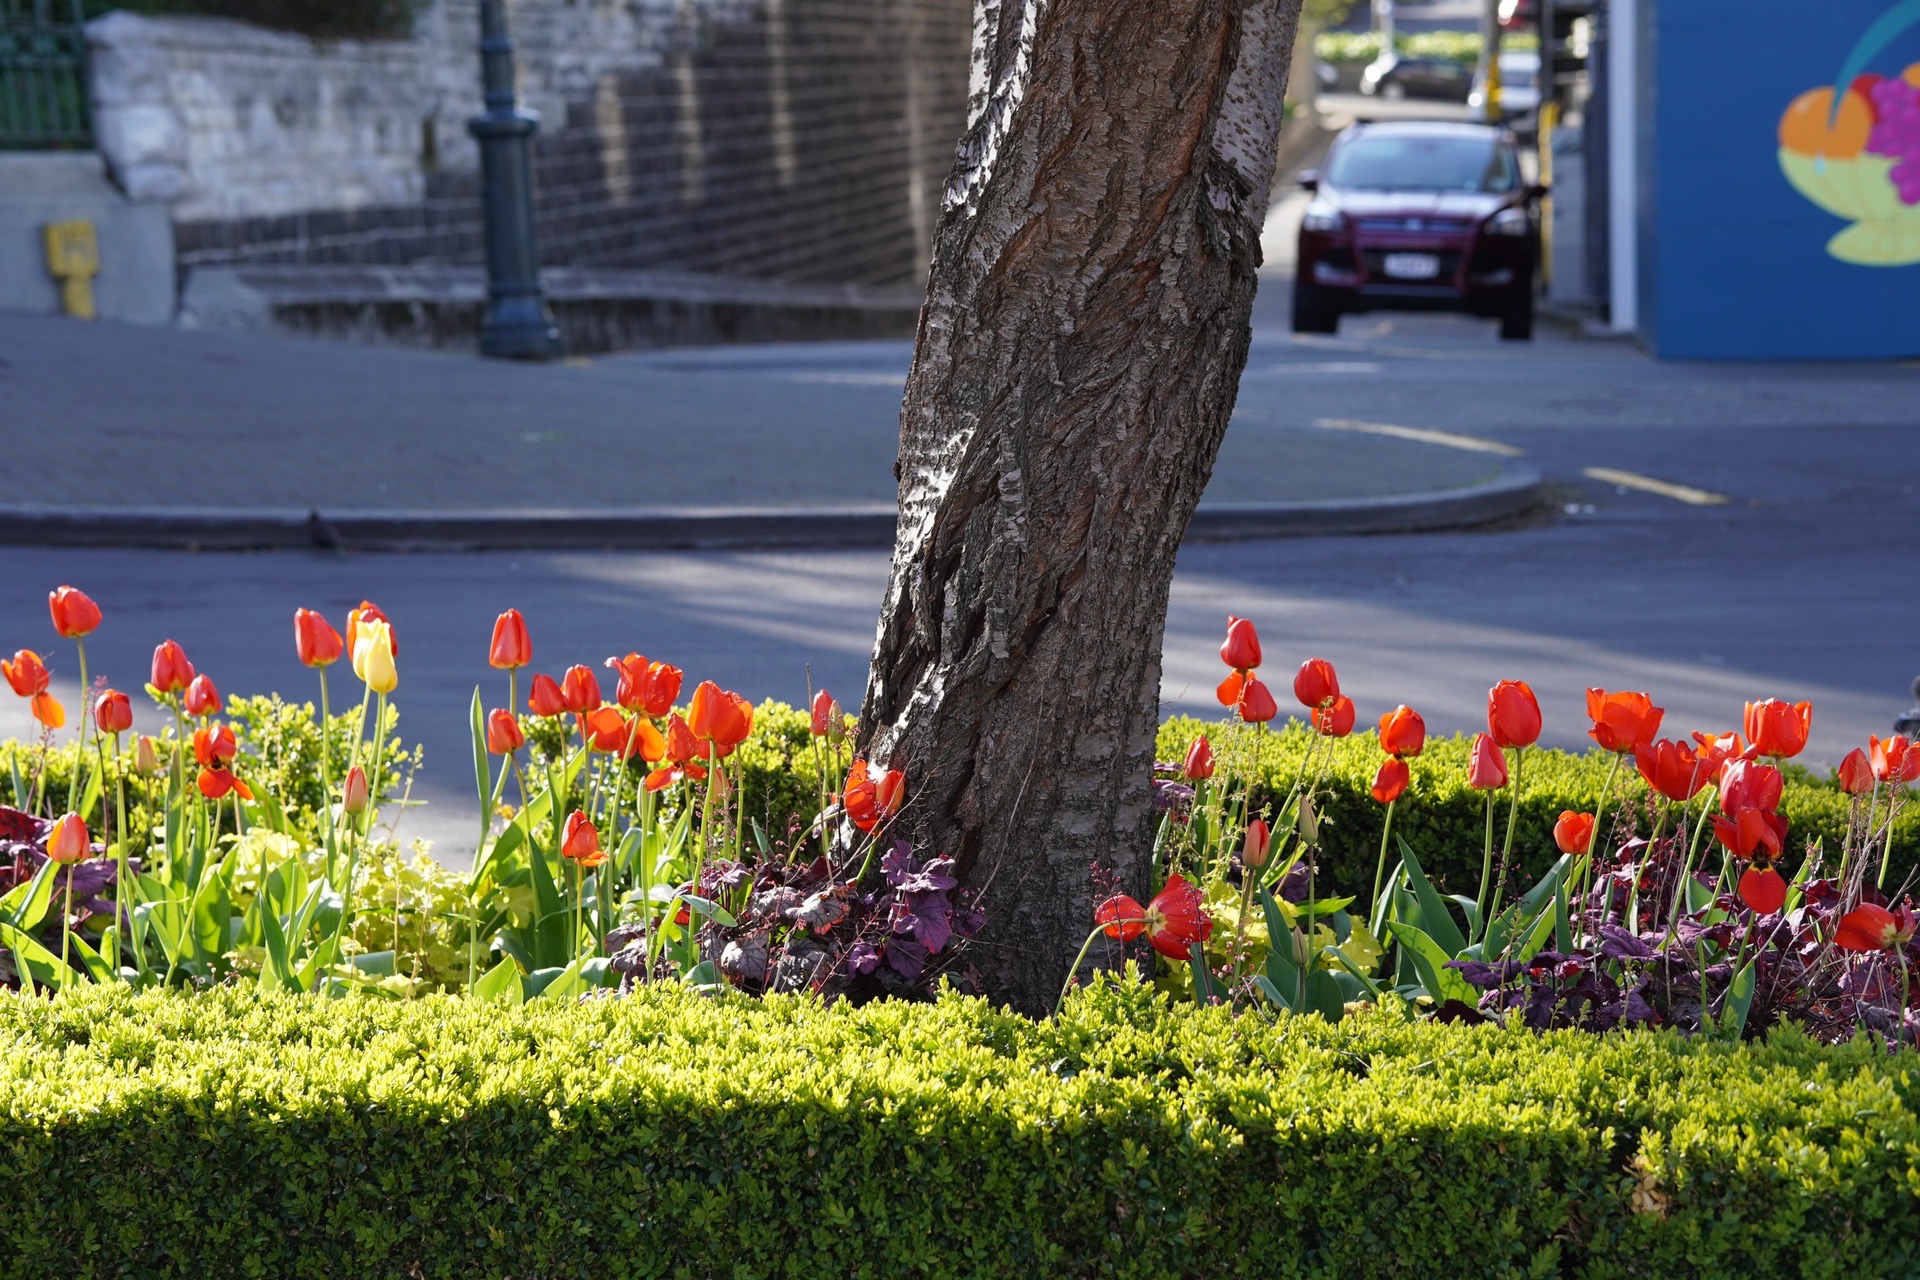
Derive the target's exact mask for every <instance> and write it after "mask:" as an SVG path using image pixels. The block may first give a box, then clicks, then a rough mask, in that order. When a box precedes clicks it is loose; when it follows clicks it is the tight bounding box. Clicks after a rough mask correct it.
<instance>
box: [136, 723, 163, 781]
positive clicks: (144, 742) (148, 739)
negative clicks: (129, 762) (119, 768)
mask: <svg viewBox="0 0 1920 1280" xmlns="http://www.w3.org/2000/svg"><path fill="white" fill-rule="evenodd" d="M133 769H134V772H135V773H140V774H153V773H158V772H160V744H159V743H158V742H156V741H154V739H153V735H152V734H147V733H143V734H141V735H140V737H139V739H138V740H137V741H136V742H135V743H134V744H133Z"/></svg>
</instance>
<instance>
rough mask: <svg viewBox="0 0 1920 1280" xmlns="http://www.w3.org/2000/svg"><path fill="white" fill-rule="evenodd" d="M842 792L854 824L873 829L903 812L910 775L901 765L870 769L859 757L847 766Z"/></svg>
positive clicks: (848, 815)
mask: <svg viewBox="0 0 1920 1280" xmlns="http://www.w3.org/2000/svg"><path fill="white" fill-rule="evenodd" d="M842 796H843V799H842V801H841V803H842V804H843V805H844V806H845V808H846V811H847V817H848V818H850V819H852V821H853V825H854V826H856V827H858V828H860V829H861V830H862V831H872V830H873V829H874V828H875V827H878V826H879V825H880V824H881V823H883V822H885V821H886V820H887V819H888V818H891V817H892V816H893V815H894V814H896V813H898V812H900V806H901V804H902V803H903V802H905V800H906V798H907V775H906V774H904V773H902V772H900V771H899V770H898V769H879V770H870V769H869V768H868V767H867V762H866V761H865V760H855V761H854V762H853V767H852V768H851V769H848V770H847V785H846V787H845V788H844V789H843V791H842Z"/></svg>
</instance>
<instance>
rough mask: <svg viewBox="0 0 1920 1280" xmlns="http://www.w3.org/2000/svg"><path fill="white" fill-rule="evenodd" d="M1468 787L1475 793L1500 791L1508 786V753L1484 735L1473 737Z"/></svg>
mask: <svg viewBox="0 0 1920 1280" xmlns="http://www.w3.org/2000/svg"><path fill="white" fill-rule="evenodd" d="M1467 785H1468V786H1469V787H1471V788H1473V789H1474V790H1475V791H1498V790H1500V788H1502V787H1504V786H1506V785H1507V757H1506V753H1505V752H1503V751H1501V750H1500V748H1499V747H1497V746H1495V745H1494V741H1493V739H1492V738H1491V737H1489V736H1488V735H1486V734H1484V733H1476V734H1474V735H1473V754H1472V756H1471V757H1470V758H1469V760H1468V762H1467Z"/></svg>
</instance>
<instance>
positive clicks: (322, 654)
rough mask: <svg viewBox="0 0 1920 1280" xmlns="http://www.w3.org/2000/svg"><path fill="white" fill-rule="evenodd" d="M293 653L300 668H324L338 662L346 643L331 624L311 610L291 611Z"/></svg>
mask: <svg viewBox="0 0 1920 1280" xmlns="http://www.w3.org/2000/svg"><path fill="white" fill-rule="evenodd" d="M293 651H294V653H295V654H296V655H298V656H299V658H300V663H301V665H302V666H308V667H326V666H331V665H332V664H334V663H336V662H338V661H339V660H340V655H341V654H342V653H344V652H345V651H346V642H345V641H343V640H342V639H341V638H340V633H339V632H338V631H335V630H334V629H333V624H332V623H331V622H328V621H327V620H326V619H325V618H323V617H321V616H320V615H319V614H317V613H315V612H314V611H313V610H311V609H295V610H294V611H293Z"/></svg>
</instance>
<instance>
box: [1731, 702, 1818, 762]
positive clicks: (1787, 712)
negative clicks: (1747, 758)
mask: <svg viewBox="0 0 1920 1280" xmlns="http://www.w3.org/2000/svg"><path fill="white" fill-rule="evenodd" d="M1812 728H1813V704H1812V703H1811V702H1791V703H1789V702H1782V701H1780V700H1779V699H1778V698H1768V699H1767V700H1766V701H1765V702H1749V703H1748V704H1747V714H1746V723H1745V729H1746V733H1747V741H1748V742H1751V743H1752V744H1753V749H1754V750H1755V751H1756V752H1758V753H1759V754H1761V755H1763V756H1781V757H1788V756H1797V755H1799V754H1800V753H1801V752H1802V751H1804V750H1805V749H1806V746H1807V734H1808V732H1809V731H1810V730H1812Z"/></svg>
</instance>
